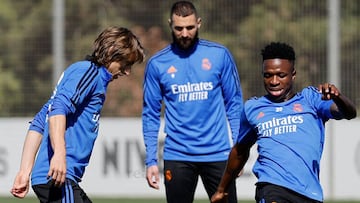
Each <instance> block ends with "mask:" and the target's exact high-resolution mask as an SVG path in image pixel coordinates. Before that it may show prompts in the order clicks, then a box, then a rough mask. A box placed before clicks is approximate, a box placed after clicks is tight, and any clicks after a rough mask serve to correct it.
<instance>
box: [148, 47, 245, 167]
mask: <svg viewBox="0 0 360 203" xmlns="http://www.w3.org/2000/svg"><path fill="white" fill-rule="evenodd" d="M143 91H144V94H143V95H144V102H143V112H142V123H143V124H142V125H143V135H144V142H145V146H146V165H147V166H151V165H155V164H157V142H158V134H159V127H160V114H161V108H162V101H163V102H164V104H165V129H164V131H165V133H166V138H165V145H164V156H163V158H164V160H178V161H194V162H211V161H224V160H226V159H227V158H228V154H229V151H230V148H231V146H232V141H233V140H235V139H236V137H237V135H238V131H239V124H240V123H239V122H240V115H241V113H240V112H241V109H242V107H243V100H242V92H241V86H240V79H239V75H238V72H237V68H236V64H235V62H234V60H233V57H232V56H231V54H230V53H229V51H228V49H226V48H225V47H224V46H222V45H219V44H217V43H214V42H210V41H206V40H199V41H197V43H196V44H195V45H194V47H192V49H191V50H187V51H184V50H180V49H179V48H177V47H176V45H174V44H172V45H169V46H167V47H166V48H164V49H163V50H161V51H160V52H158V53H157V54H156V55H154V56H153V57H152V58H151V59H150V60H149V61H148V63H147V66H146V70H145V79H144V86H143ZM227 119H228V121H229V124H230V129H231V134H232V137H231V136H230V135H229V132H228V125H227Z"/></svg>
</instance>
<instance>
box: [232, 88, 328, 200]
mask: <svg viewBox="0 0 360 203" xmlns="http://www.w3.org/2000/svg"><path fill="white" fill-rule="evenodd" d="M332 103H333V101H332V100H327V101H325V100H322V99H321V94H320V93H319V91H318V90H317V89H316V88H314V87H307V88H304V89H303V90H302V91H301V92H300V93H297V94H296V95H295V96H294V97H293V98H292V99H290V100H288V101H285V102H282V103H273V102H271V101H270V100H268V99H267V97H266V96H263V97H260V98H252V99H250V100H248V101H247V102H246V103H245V106H244V111H243V116H242V118H241V128H240V133H239V138H238V140H237V142H240V143H241V142H252V143H255V142H257V147H258V154H259V156H258V159H257V160H256V162H255V164H254V167H253V172H254V174H255V175H256V177H257V178H258V182H268V183H272V184H276V185H280V186H283V187H286V188H288V189H291V190H293V191H295V192H298V193H300V194H302V195H304V196H307V197H309V198H311V199H315V200H318V201H322V200H323V192H322V188H321V186H320V182H319V166H320V159H321V155H322V152H323V146H324V134H325V133H324V131H325V129H324V126H325V122H326V121H327V120H328V119H330V118H332V115H331V113H330V106H331V104H332ZM249 131H253V132H254V133H248V132H249ZM246 135H249V136H250V137H246Z"/></svg>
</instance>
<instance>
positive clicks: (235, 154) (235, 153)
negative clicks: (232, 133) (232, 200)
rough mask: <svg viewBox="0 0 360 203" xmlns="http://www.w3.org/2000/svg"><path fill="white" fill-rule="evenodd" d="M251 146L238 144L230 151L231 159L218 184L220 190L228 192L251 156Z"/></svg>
mask: <svg viewBox="0 0 360 203" xmlns="http://www.w3.org/2000/svg"><path fill="white" fill-rule="evenodd" d="M249 151H250V148H249V147H248V146H241V145H239V144H236V145H235V146H234V147H233V148H232V149H231V152H230V155H229V159H228V162H227V165H226V168H225V171H224V174H223V176H222V179H221V181H220V184H219V186H218V192H223V193H226V192H227V190H228V187H229V185H230V183H231V181H232V180H234V179H235V178H236V177H237V176H238V174H239V172H240V171H241V170H242V168H243V167H244V165H245V163H246V161H247V160H248V158H249Z"/></svg>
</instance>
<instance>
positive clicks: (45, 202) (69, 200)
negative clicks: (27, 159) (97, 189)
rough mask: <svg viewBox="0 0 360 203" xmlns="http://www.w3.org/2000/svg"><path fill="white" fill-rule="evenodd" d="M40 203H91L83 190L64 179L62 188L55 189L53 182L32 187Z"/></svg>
mask: <svg viewBox="0 0 360 203" xmlns="http://www.w3.org/2000/svg"><path fill="white" fill-rule="evenodd" d="M32 188H33V190H34V192H35V194H36V196H37V198H38V199H39V200H40V203H92V202H91V200H90V199H89V197H88V196H87V195H86V193H85V192H84V191H83V189H81V188H80V186H79V185H78V184H77V183H76V182H74V181H72V180H70V179H66V180H65V183H64V185H63V186H62V187H55V186H54V182H53V181H51V180H50V181H49V182H48V183H47V184H40V185H33V186H32Z"/></svg>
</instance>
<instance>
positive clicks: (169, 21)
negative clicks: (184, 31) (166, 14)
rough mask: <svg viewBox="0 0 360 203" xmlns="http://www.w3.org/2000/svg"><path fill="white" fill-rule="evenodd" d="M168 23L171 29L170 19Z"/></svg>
mask: <svg viewBox="0 0 360 203" xmlns="http://www.w3.org/2000/svg"><path fill="white" fill-rule="evenodd" d="M168 23H169V26H170V28H171V19H170V18H169V19H168Z"/></svg>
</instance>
